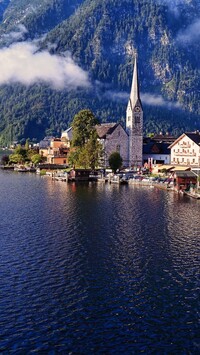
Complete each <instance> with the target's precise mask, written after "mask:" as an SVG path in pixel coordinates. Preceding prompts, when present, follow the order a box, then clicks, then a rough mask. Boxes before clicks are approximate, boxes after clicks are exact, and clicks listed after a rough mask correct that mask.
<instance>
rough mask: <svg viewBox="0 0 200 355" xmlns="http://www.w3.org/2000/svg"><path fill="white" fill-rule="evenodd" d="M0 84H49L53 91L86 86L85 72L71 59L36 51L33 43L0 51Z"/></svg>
mask: <svg viewBox="0 0 200 355" xmlns="http://www.w3.org/2000/svg"><path fill="white" fill-rule="evenodd" d="M0 68H1V70H0V85H1V84H10V83H16V82H17V83H21V84H23V85H27V86H28V85H32V84H34V83H37V82H43V83H46V84H49V85H50V86H52V87H53V88H56V89H64V88H65V89H69V90H71V89H76V88H78V87H89V86H90V82H89V78H88V74H87V72H85V71H84V70H82V69H81V68H80V67H79V66H78V65H77V64H76V63H75V62H74V61H73V59H72V58H71V55H70V53H66V54H65V56H58V55H51V54H50V53H49V52H48V51H42V52H40V51H38V47H37V45H36V44H33V43H28V42H21V43H15V44H12V45H11V46H10V47H6V48H3V49H1V50H0Z"/></svg>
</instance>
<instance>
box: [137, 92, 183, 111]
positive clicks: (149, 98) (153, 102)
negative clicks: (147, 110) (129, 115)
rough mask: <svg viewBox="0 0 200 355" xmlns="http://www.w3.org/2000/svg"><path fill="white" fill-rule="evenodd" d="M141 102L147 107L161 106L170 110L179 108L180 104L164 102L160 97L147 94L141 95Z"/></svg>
mask: <svg viewBox="0 0 200 355" xmlns="http://www.w3.org/2000/svg"><path fill="white" fill-rule="evenodd" d="M141 100H142V102H144V103H145V104H147V105H150V106H161V107H168V108H169V109H170V108H180V107H181V106H180V104H179V103H178V102H170V101H167V100H164V99H163V97H162V96H161V95H151V94H148V93H145V94H141Z"/></svg>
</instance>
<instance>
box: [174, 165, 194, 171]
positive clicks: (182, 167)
mask: <svg viewBox="0 0 200 355" xmlns="http://www.w3.org/2000/svg"><path fill="white" fill-rule="evenodd" d="M189 170H190V168H189V167H188V166H175V167H173V169H172V170H171V171H189Z"/></svg>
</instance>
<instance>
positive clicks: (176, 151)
mask: <svg viewBox="0 0 200 355" xmlns="http://www.w3.org/2000/svg"><path fill="white" fill-rule="evenodd" d="M169 148H170V149H171V164H173V165H181V166H189V167H191V168H197V167H200V132H199V131H196V132H188V133H183V134H182V135H181V136H180V137H178V138H177V139H176V140H175V141H174V143H172V144H171V145H170V146H169Z"/></svg>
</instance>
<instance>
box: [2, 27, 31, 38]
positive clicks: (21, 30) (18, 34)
mask: <svg viewBox="0 0 200 355" xmlns="http://www.w3.org/2000/svg"><path fill="white" fill-rule="evenodd" d="M26 33H28V31H27V29H26V27H25V26H24V25H22V24H20V25H18V26H17V28H16V31H11V32H10V33H8V34H4V35H3V36H2V37H3V38H5V39H6V40H8V41H9V42H16V41H19V40H22V39H24V35H25V34H26Z"/></svg>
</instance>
